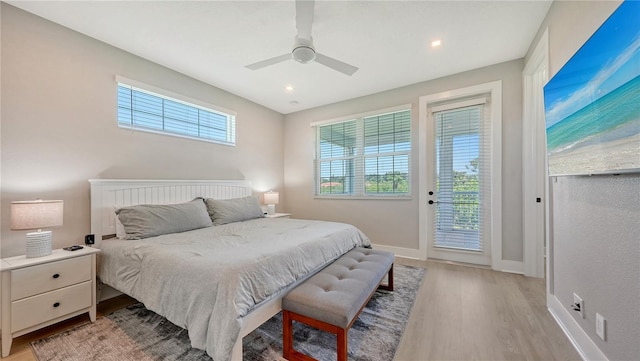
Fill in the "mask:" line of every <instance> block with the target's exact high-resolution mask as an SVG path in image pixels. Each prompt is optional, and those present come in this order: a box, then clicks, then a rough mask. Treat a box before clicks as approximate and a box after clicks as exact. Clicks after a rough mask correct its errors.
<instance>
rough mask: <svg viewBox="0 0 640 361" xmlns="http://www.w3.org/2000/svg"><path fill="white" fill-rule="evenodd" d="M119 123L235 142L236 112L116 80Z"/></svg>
mask: <svg viewBox="0 0 640 361" xmlns="http://www.w3.org/2000/svg"><path fill="white" fill-rule="evenodd" d="M118 126H119V127H121V128H128V129H135V130H141V131H146V132H152V133H161V134H167V135H172V136H178V137H185V138H191V139H197V140H204V141H209V142H215V143H221V144H227V145H235V141H236V139H235V114H228V113H225V112H222V111H219V110H215V109H211V108H209V107H204V106H201V105H197V104H194V103H191V102H187V101H184V100H181V99H176V98H172V97H169V96H166V95H163V94H159V93H156V92H153V91H150V90H147V89H142V88H140V87H136V86H133V85H131V84H127V83H124V82H120V81H118Z"/></svg>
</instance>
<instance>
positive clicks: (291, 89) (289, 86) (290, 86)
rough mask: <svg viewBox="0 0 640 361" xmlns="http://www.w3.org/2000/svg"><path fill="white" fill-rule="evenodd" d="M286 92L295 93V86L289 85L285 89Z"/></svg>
mask: <svg viewBox="0 0 640 361" xmlns="http://www.w3.org/2000/svg"><path fill="white" fill-rule="evenodd" d="M284 90H285V91H287V92H292V91H293V85H287V86H285V87H284Z"/></svg>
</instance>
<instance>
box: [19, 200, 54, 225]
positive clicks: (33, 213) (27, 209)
mask: <svg viewBox="0 0 640 361" xmlns="http://www.w3.org/2000/svg"><path fill="white" fill-rule="evenodd" d="M63 207H64V202H63V201H60V200H53V201H42V200H37V201H20V202H11V229H13V230H20V229H40V228H47V227H58V226H61V225H62V218H63Z"/></svg>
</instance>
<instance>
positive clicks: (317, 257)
mask: <svg viewBox="0 0 640 361" xmlns="http://www.w3.org/2000/svg"><path fill="white" fill-rule="evenodd" d="M90 182H91V230H92V233H93V234H95V239H96V246H97V247H99V248H101V250H102V252H101V255H100V261H99V264H100V266H99V270H98V274H99V276H100V279H101V281H102V282H104V283H105V284H107V285H109V286H112V287H113V288H115V289H117V290H119V291H121V292H123V293H125V294H128V295H130V296H132V297H134V298H136V299H137V300H139V301H141V302H143V303H144V304H145V306H146V307H147V308H148V309H150V310H152V311H154V312H156V313H158V314H160V315H162V316H164V317H166V318H167V319H168V320H169V321H171V322H173V323H175V324H176V325H178V326H180V327H183V328H186V329H187V330H188V331H189V337H190V340H191V344H192V346H193V347H196V348H200V349H205V350H206V351H207V353H208V354H209V355H210V356H211V357H212V358H213V359H214V360H216V361H225V360H229V359H233V360H240V359H242V338H243V337H244V336H246V335H247V334H249V333H250V332H251V331H253V330H254V329H255V328H257V327H258V326H259V325H261V324H262V323H264V322H265V321H266V320H268V319H269V318H271V317H272V316H273V315H275V314H277V313H278V312H279V311H280V310H281V299H282V297H283V296H284V294H286V293H287V291H288V290H290V289H292V288H293V287H295V286H296V285H297V284H299V283H300V282H302V281H304V280H305V279H307V278H308V277H310V276H312V275H313V274H315V273H316V272H318V271H319V270H321V269H322V268H324V267H325V266H326V265H327V264H329V263H331V262H332V261H333V260H335V259H336V258H338V257H339V256H341V255H342V254H344V253H346V252H348V251H349V250H351V249H352V248H354V247H356V246H369V245H370V242H369V240H368V238H367V237H366V236H364V235H363V234H362V233H361V232H360V231H359V230H358V229H356V228H355V227H353V226H350V225H347V224H343V223H334V222H320V221H306V220H297V219H282V218H278V219H269V218H262V217H261V214H260V215H258V216H255V217H252V218H251V219H247V220H244V221H240V222H227V221H229V219H227V220H226V221H225V222H224V223H223V224H217V223H216V222H218V221H220V219H216V218H215V217H214V215H213V213H210V214H211V215H212V219H213V223H215V224H216V225H213V226H207V227H200V228H197V229H193V230H187V231H184V232H178V233H166V232H164V233H162V232H160V233H162V234H159V235H155V234H152V233H150V234H151V236H149V237H143V238H142V239H131V240H129V239H118V238H110V237H113V235H114V234H116V233H121V231H122V230H121V229H116V225H117V222H116V216H115V212H114V210H115V209H123V210H127V209H132V208H134V209H135V208H139V207H144V206H138V205H154V204H156V205H175V207H181V206H182V205H186V206H187V207H193V206H195V207H201V206H200V203H201V202H203V201H204V202H205V204H206V205H207V206H206V207H207V209H209V211H210V212H211V208H209V205H210V204H226V203H224V202H232V203H233V202H235V201H236V200H239V201H242V199H246V200H247V201H250V200H249V198H250V195H251V193H252V189H251V185H250V183H249V182H247V181H166V180H162V181H148V180H145V181H131V180H91V181H90ZM197 197H202V198H204V199H206V200H207V201H208V202H212V203H207V201H205V200H197V199H196V198H197ZM194 199H196V200H195V201H194ZM225 200H227V201H225ZM242 202H244V201H242ZM132 206H133V207H132ZM254 208H255V207H254ZM251 209H253V208H251ZM122 212H124V211H122ZM247 212H248V211H247ZM216 214H218V213H216ZM124 215H125V213H120V216H119V218H120V219H126V217H125V216H124ZM198 216H200V214H198ZM193 218H198V217H192V216H189V217H188V219H187V218H185V220H184V222H183V223H189V222H195V221H193ZM230 219H231V218H230ZM202 222H206V220H202ZM125 223H127V229H128V230H131V229H132V228H129V227H128V226H129V222H128V221H125ZM131 234H133V233H132V232H130V233H129V235H131ZM133 238H136V237H133Z"/></svg>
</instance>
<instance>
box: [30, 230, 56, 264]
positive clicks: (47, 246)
mask: <svg viewBox="0 0 640 361" xmlns="http://www.w3.org/2000/svg"><path fill="white" fill-rule="evenodd" d="M51 234H52V232H51V231H40V232H31V233H27V258H36V257H43V256H48V255H50V254H51V249H52V247H51Z"/></svg>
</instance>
